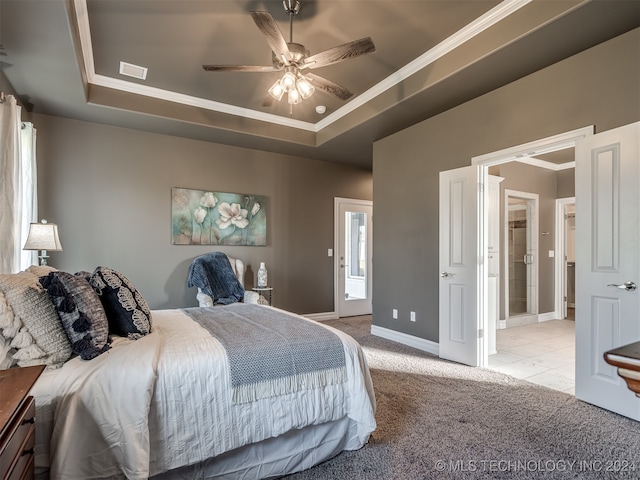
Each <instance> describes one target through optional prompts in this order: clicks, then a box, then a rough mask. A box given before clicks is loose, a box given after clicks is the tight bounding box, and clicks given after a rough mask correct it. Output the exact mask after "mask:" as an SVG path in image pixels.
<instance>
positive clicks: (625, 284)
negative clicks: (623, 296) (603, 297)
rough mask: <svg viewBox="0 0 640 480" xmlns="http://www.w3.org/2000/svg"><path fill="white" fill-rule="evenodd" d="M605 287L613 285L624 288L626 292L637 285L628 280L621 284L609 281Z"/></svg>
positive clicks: (632, 289)
mask: <svg viewBox="0 0 640 480" xmlns="http://www.w3.org/2000/svg"><path fill="white" fill-rule="evenodd" d="M607 287H615V288H619V289H621V290H626V291H627V292H633V291H634V290H635V289H636V288H637V285H636V284H635V282H631V281H629V282H624V283H623V284H622V285H617V284H615V283H610V284H609V285H607Z"/></svg>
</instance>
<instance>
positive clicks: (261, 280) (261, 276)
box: [258, 262, 267, 288]
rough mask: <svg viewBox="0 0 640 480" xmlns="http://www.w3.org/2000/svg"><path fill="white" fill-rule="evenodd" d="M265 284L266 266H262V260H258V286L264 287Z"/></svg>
mask: <svg viewBox="0 0 640 480" xmlns="http://www.w3.org/2000/svg"><path fill="white" fill-rule="evenodd" d="M266 286H267V267H265V266H264V262H260V268H258V288H265V287H266Z"/></svg>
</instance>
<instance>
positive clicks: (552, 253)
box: [549, 250, 556, 258]
mask: <svg viewBox="0 0 640 480" xmlns="http://www.w3.org/2000/svg"><path fill="white" fill-rule="evenodd" d="M555 256H556V252H554V251H553V250H549V258H553V257H555Z"/></svg>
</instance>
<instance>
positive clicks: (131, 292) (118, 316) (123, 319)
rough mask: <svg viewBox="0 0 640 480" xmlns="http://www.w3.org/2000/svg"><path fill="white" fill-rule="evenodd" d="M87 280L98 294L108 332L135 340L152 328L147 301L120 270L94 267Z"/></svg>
mask: <svg viewBox="0 0 640 480" xmlns="http://www.w3.org/2000/svg"><path fill="white" fill-rule="evenodd" d="M89 283H90V284H91V286H92V287H93V288H94V289H95V291H96V292H98V295H99V296H100V300H101V301H102V305H103V307H104V310H105V312H107V318H108V319H109V331H110V332H111V333H113V334H115V335H120V336H122V337H128V338H129V339H131V340H137V339H138V338H141V337H143V336H145V335H146V334H148V333H149V332H151V310H150V309H149V305H148V304H147V302H146V300H145V299H144V298H143V296H142V295H141V294H140V292H139V291H138V290H137V289H136V287H135V286H134V285H133V283H131V281H130V280H129V279H128V278H127V277H125V276H124V275H123V274H122V273H120V272H117V271H116V270H113V269H111V268H108V267H97V268H96V269H95V270H94V271H93V275H91V278H90V279H89Z"/></svg>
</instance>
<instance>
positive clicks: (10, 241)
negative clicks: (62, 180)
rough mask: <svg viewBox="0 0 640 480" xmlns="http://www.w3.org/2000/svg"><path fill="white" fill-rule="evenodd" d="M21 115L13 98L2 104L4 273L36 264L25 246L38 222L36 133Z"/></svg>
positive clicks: (0, 255)
mask: <svg viewBox="0 0 640 480" xmlns="http://www.w3.org/2000/svg"><path fill="white" fill-rule="evenodd" d="M20 112H21V108H20V107H19V106H18V104H17V102H16V99H15V97H14V96H12V95H8V96H7V97H6V100H5V102H3V103H0V146H1V151H0V172H1V176H0V273H15V272H19V271H20V270H24V269H25V268H27V267H28V266H29V265H32V264H33V263H35V262H34V256H35V253H34V252H30V251H23V250H22V247H23V246H24V243H25V241H26V239H27V234H28V232H29V224H30V223H31V222H35V221H36V219H37V197H36V195H37V171H36V148H35V144H36V131H35V129H34V128H33V125H31V124H23V123H22V122H21V121H20Z"/></svg>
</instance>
